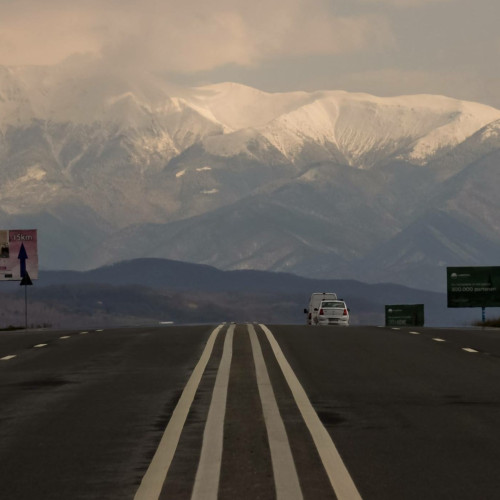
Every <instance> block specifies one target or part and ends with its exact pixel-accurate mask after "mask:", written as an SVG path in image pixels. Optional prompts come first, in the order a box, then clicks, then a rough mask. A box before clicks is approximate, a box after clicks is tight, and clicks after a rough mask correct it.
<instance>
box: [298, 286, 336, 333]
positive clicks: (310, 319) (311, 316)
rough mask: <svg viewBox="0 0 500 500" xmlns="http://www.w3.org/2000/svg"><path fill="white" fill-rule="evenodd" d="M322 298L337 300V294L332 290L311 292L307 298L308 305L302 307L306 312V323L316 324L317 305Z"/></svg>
mask: <svg viewBox="0 0 500 500" xmlns="http://www.w3.org/2000/svg"><path fill="white" fill-rule="evenodd" d="M323 300H337V294H336V293H333V292H322V293H319V292H315V293H313V294H312V295H311V298H310V299H309V307H308V308H307V309H304V313H305V314H307V319H306V325H317V324H318V311H319V305H320V304H321V301H323Z"/></svg>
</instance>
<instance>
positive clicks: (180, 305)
mask: <svg viewBox="0 0 500 500" xmlns="http://www.w3.org/2000/svg"><path fill="white" fill-rule="evenodd" d="M0 285H1V286H0V300H1V301H2V309H1V310H0V328H5V327H7V326H9V325H19V324H24V323H23V322H24V311H25V300H26V295H25V290H22V289H21V288H23V287H19V286H17V284H13V283H8V282H0ZM317 291H328V292H336V293H337V295H338V296H339V297H340V298H341V299H343V300H345V301H346V303H347V305H348V307H349V309H350V317H351V318H350V319H351V324H353V325H360V324H370V325H384V322H385V317H384V315H385V305H390V304H401V303H403V304H423V305H424V309H425V313H424V314H425V324H426V325H428V326H446V327H449V326H470V325H472V324H473V323H474V322H477V321H479V319H480V317H481V312H480V310H479V309H477V308H476V309H449V308H447V300H446V294H443V293H437V292H429V291H424V290H417V289H412V288H409V287H406V286H402V285H395V284H366V283H362V282H359V281H355V280H315V279H310V278H303V277H300V276H296V275H294V274H289V273H274V272H268V271H252V270H236V271H221V270H219V269H216V268H214V267H212V266H207V265H202V264H191V263H187V262H178V261H172V260H168V259H133V260H129V261H122V262H119V263H116V264H112V265H109V266H103V267H100V268H97V269H93V270H90V271H41V272H40V277H39V280H38V281H36V282H35V284H34V286H33V287H29V291H28V299H29V300H28V303H29V307H28V309H29V324H30V325H32V326H33V327H35V326H51V327H53V328H72V329H74V328H91V327H94V328H100V327H103V326H106V327H110V326H130V325H138V324H140V325H151V326H158V325H160V324H164V323H170V322H173V323H176V324H181V323H184V324H185V323H191V324H192V323H218V322H229V321H234V322H240V323H241V322H255V321H259V322H265V323H274V324H277V323H279V324H303V323H304V322H305V319H306V316H305V314H304V308H306V307H307V305H308V302H309V297H310V295H311V293H312V292H317ZM498 310H499V308H494V309H489V310H488V318H489V319H491V318H493V317H497V315H498ZM495 315H496V316H495Z"/></svg>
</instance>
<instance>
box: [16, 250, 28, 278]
mask: <svg viewBox="0 0 500 500" xmlns="http://www.w3.org/2000/svg"><path fill="white" fill-rule="evenodd" d="M17 258H18V259H19V264H20V266H21V273H20V274H21V278H24V275H25V274H26V259H27V258H28V254H27V253H26V249H25V248H24V244H23V245H21V248H20V249H19V255H18V256H17Z"/></svg>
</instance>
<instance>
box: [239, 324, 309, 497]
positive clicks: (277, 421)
mask: <svg viewBox="0 0 500 500" xmlns="http://www.w3.org/2000/svg"><path fill="white" fill-rule="evenodd" d="M248 333H249V334H250V342H251V344H252V352H253V359H254V363H255V373H256V375H257V385H258V388H259V395H260V401H261V404H262V410H263V413H264V421H265V423H266V430H267V437H268V440H269V448H270V450H271V461H272V464H273V474H274V484H275V487H276V498H277V500H301V499H302V498H303V495H302V490H301V488H300V482H299V476H298V474H297V469H296V467H295V462H294V460H293V455H292V450H291V449H290V441H289V440H288V436H287V433H286V429H285V424H284V423H283V419H282V418H281V415H280V411H279V408H278V403H277V402H276V397H275V395H274V391H273V386H272V385H271V380H270V378H269V373H268V371H267V368H266V363H265V361H264V356H263V355H262V348H261V346H260V343H259V340H258V338H257V334H256V333H255V328H254V327H253V325H248Z"/></svg>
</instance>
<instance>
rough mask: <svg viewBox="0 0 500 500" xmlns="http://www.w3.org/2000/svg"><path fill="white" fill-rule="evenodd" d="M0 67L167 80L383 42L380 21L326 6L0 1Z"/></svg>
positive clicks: (303, 1) (204, 0)
mask: <svg viewBox="0 0 500 500" xmlns="http://www.w3.org/2000/svg"><path fill="white" fill-rule="evenodd" d="M0 8H1V10H2V16H1V18H0V64H6V65H17V64H20V65H22V64H54V63H57V62H59V61H60V60H62V59H63V58H65V57H67V56H70V55H71V54H74V53H98V54H100V55H102V56H103V57H105V58H106V59H108V60H110V61H112V62H114V63H116V64H125V65H132V66H134V65H142V66H148V67H150V68H153V69H159V70H169V71H174V72H196V71H203V70H211V69H214V68H217V67H221V66H224V65H230V64H234V65H240V66H246V67H251V66H253V65H257V64H259V63H260V62H262V61H266V60H272V59H273V58H277V57H290V56H303V55H309V54H338V53H346V52H355V51H360V50H362V49H364V48H366V47H373V46H384V45H386V44H390V43H392V41H393V40H392V38H391V31H390V28H389V27H388V25H387V24H386V22H385V21H384V19H383V18H382V17H377V16H371V17H370V16H335V15H333V14H332V12H331V8H330V6H329V2H327V0H274V1H272V2H269V1H268V0H267V1H264V0H253V1H252V2H249V1H248V0H245V1H243V0H184V1H183V2H179V1H178V0H163V1H161V0H143V1H139V0H100V1H97V0H86V1H82V0H79V1H73V2H67V1H66V0H45V1H44V2H40V1H39V0H16V1H8V0H0Z"/></svg>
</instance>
